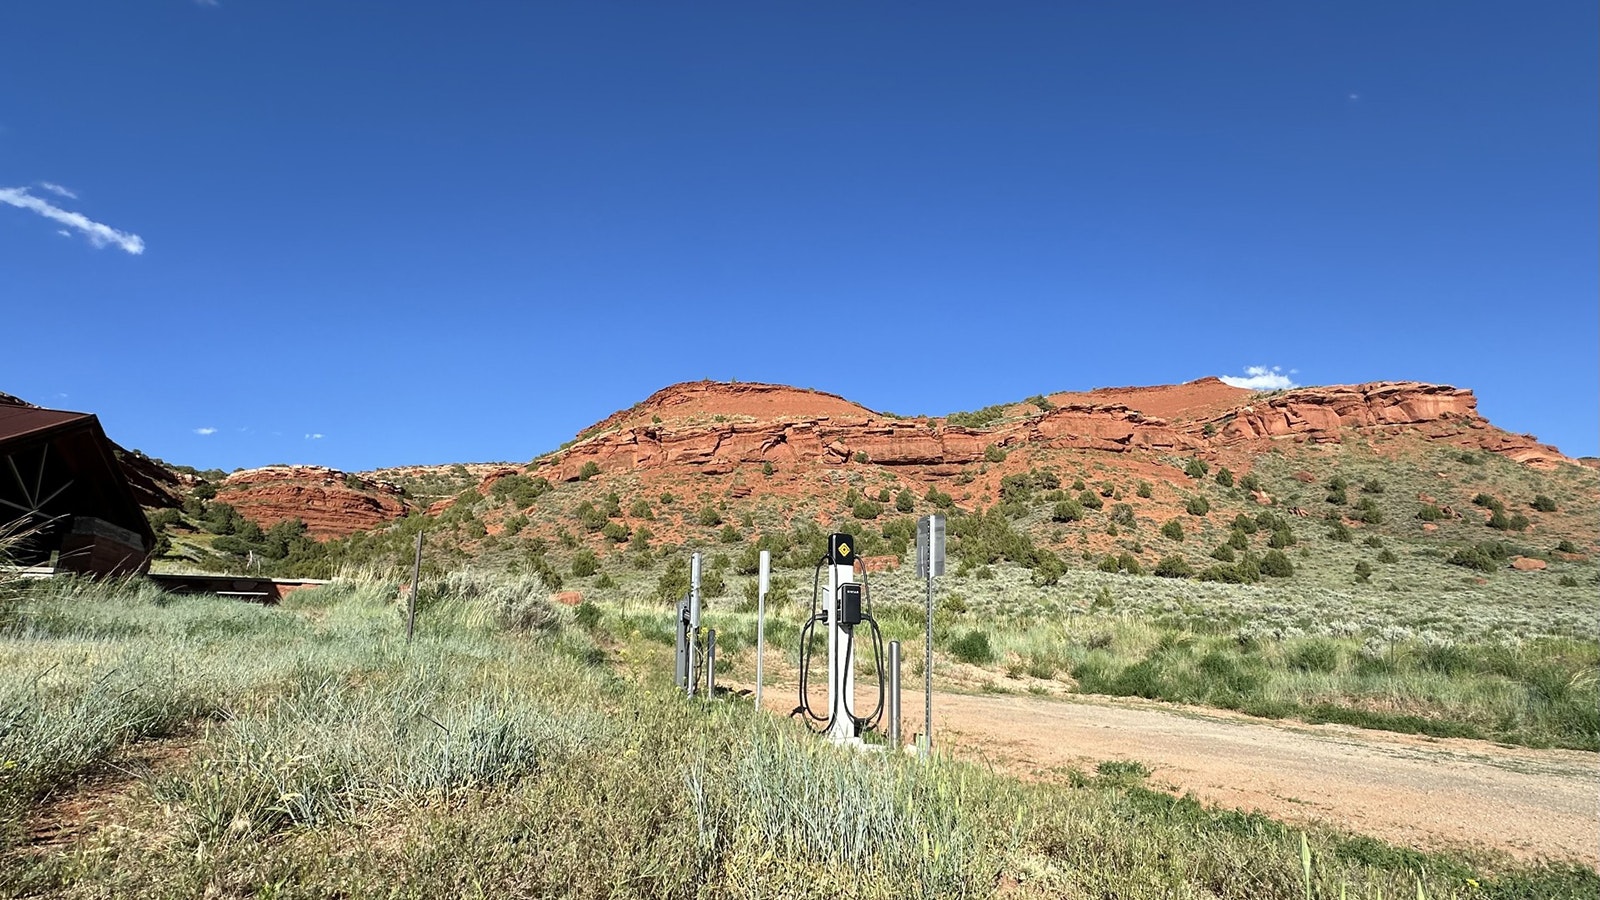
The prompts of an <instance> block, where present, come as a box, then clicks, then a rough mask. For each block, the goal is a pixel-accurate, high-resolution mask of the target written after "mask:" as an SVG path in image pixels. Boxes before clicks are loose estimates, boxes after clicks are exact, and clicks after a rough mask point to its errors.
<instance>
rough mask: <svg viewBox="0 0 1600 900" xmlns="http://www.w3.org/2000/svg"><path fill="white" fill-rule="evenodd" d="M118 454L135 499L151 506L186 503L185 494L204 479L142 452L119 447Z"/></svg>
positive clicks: (124, 475)
mask: <svg viewBox="0 0 1600 900" xmlns="http://www.w3.org/2000/svg"><path fill="white" fill-rule="evenodd" d="M116 455H117V463H118V465H120V466H121V467H122V476H123V477H124V478H126V479H127V480H128V487H129V488H130V489H132V491H133V498H134V499H135V500H137V501H138V502H139V505H140V506H143V507H145V508H147V509H167V508H176V507H179V506H182V505H183V496H184V494H185V493H187V492H188V491H189V490H190V489H191V488H193V487H194V486H195V485H196V484H198V483H199V482H200V479H198V478H196V477H194V476H193V475H184V474H181V473H179V472H175V471H173V470H172V469H169V468H167V467H166V466H164V465H162V464H161V463H160V462H158V461H156V460H153V459H151V458H150V457H148V456H145V455H144V454H142V453H138V452H130V451H127V450H123V449H122V448H121V447H117V448H116Z"/></svg>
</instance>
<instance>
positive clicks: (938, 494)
mask: <svg viewBox="0 0 1600 900" xmlns="http://www.w3.org/2000/svg"><path fill="white" fill-rule="evenodd" d="M922 499H924V500H926V501H928V502H929V503H932V504H933V505H934V506H935V507H938V508H939V509H949V508H950V507H952V506H954V505H955V500H954V499H953V498H951V496H950V495H949V494H946V493H944V492H943V491H941V490H939V489H938V488H936V487H932V486H929V488H928V493H926V494H924V495H923V497H922Z"/></svg>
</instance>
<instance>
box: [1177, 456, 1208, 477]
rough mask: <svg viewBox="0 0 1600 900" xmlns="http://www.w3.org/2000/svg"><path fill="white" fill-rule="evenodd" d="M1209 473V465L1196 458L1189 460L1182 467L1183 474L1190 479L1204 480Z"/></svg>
mask: <svg viewBox="0 0 1600 900" xmlns="http://www.w3.org/2000/svg"><path fill="white" fill-rule="evenodd" d="M1209 471H1211V464H1210V463H1208V462H1206V461H1205V460H1203V459H1200V458H1198V457H1196V458H1195V459H1191V460H1189V464H1188V465H1186V466H1184V467H1183V474H1185V475H1187V476H1189V477H1190V478H1204V477H1206V473H1207V472H1209Z"/></svg>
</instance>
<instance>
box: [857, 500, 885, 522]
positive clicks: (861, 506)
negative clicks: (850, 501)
mask: <svg viewBox="0 0 1600 900" xmlns="http://www.w3.org/2000/svg"><path fill="white" fill-rule="evenodd" d="M850 514H851V515H853V516H855V517H856V518H858V519H876V518H877V517H879V516H881V515H883V505H882V504H881V503H874V502H872V501H871V500H862V501H860V502H858V503H856V505H855V506H854V507H852V508H851V509H850Z"/></svg>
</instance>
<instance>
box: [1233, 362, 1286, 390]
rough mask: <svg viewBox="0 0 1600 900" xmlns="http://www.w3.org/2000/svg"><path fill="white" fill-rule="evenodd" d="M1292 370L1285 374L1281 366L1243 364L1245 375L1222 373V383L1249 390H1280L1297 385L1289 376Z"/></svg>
mask: <svg viewBox="0 0 1600 900" xmlns="http://www.w3.org/2000/svg"><path fill="white" fill-rule="evenodd" d="M1294 371H1295V370H1294V369H1290V370H1289V371H1288V373H1287V374H1285V373H1284V371H1283V368H1282V367H1281V366H1271V367H1268V366H1245V369H1244V375H1245V377H1243V378H1240V377H1239V376H1237V375H1224V376H1222V383H1223V384H1231V385H1233V386H1234V387H1236V388H1244V389H1246V390H1251V391H1281V390H1285V389H1287V388H1292V387H1299V385H1297V384H1295V383H1294V379H1292V378H1290V377H1289V376H1290V375H1293V374H1294Z"/></svg>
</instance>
